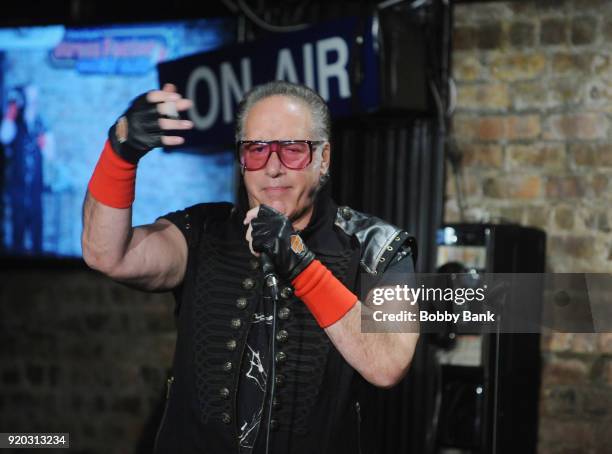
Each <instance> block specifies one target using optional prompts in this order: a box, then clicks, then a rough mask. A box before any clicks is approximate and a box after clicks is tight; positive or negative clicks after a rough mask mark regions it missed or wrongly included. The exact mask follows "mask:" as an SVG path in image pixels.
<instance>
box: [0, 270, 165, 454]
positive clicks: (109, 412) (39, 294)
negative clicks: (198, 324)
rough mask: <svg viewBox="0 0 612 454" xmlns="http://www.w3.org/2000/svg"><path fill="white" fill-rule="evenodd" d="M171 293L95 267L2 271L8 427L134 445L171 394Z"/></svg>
mask: <svg viewBox="0 0 612 454" xmlns="http://www.w3.org/2000/svg"><path fill="white" fill-rule="evenodd" d="M172 310H173V300H172V298H171V296H170V294H168V293H165V294H151V293H143V292H137V291H134V290H130V289H128V288H126V287H124V286H121V285H119V284H115V283H113V282H111V281H110V280H108V279H106V278H103V277H101V276H100V275H98V274H96V273H94V272H91V271H78V270H75V271H67V270H62V271H49V270H44V271H6V270H3V271H2V274H1V277H0V428H1V430H2V432H11V431H17V432H34V431H40V432H69V433H70V437H71V450H70V452H76V453H110V452H112V453H125V454H128V453H129V454H133V453H135V452H136V451H135V446H137V445H138V444H139V442H140V439H141V437H142V435H143V431H144V430H145V428H146V424H147V420H148V418H150V416H151V414H152V413H153V411H154V409H155V408H156V406H157V405H158V404H159V403H160V402H161V400H160V398H161V397H162V396H163V389H164V383H165V379H166V373H167V370H168V368H169V367H170V364H171V359H172V355H173V349H174V341H175V331H174V321H173V314H172Z"/></svg>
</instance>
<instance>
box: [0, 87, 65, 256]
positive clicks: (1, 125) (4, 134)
mask: <svg viewBox="0 0 612 454" xmlns="http://www.w3.org/2000/svg"><path fill="white" fill-rule="evenodd" d="M0 143H2V145H4V147H5V150H6V155H7V164H8V165H7V171H6V175H7V184H6V188H7V201H8V204H9V207H10V213H11V229H12V233H11V242H10V244H9V247H8V250H9V251H11V252H14V253H16V254H31V255H36V254H40V253H42V252H43V205H42V195H43V158H46V159H51V158H52V157H53V153H54V140H53V134H52V133H51V132H50V131H48V130H47V128H46V127H45V125H44V123H43V119H42V118H41V116H40V114H39V112H38V89H37V88H36V86H34V85H26V86H23V87H17V88H15V89H14V90H12V92H11V93H9V102H8V108H7V109H6V113H5V115H4V118H3V119H2V121H1V122H0Z"/></svg>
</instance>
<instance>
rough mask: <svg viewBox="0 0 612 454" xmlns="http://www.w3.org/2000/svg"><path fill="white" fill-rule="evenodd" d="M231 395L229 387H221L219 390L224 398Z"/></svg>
mask: <svg viewBox="0 0 612 454" xmlns="http://www.w3.org/2000/svg"><path fill="white" fill-rule="evenodd" d="M229 395H230V390H229V389H227V388H221V389H220V390H219V396H221V397H222V398H223V399H227V398H228V397H229Z"/></svg>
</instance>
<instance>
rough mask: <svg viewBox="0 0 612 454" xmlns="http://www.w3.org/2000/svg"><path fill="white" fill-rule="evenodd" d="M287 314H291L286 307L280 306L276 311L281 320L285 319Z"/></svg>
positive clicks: (287, 316)
mask: <svg viewBox="0 0 612 454" xmlns="http://www.w3.org/2000/svg"><path fill="white" fill-rule="evenodd" d="M289 315H291V311H290V310H289V308H288V307H281V308H280V309H279V311H278V318H280V319H281V320H287V319H288V318H289Z"/></svg>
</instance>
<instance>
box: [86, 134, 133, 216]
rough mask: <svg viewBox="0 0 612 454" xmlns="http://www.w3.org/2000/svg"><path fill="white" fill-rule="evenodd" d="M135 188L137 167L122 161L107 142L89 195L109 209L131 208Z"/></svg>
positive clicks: (95, 171) (91, 183) (90, 181)
mask: <svg viewBox="0 0 612 454" xmlns="http://www.w3.org/2000/svg"><path fill="white" fill-rule="evenodd" d="M135 187H136V165H135V164H132V163H130V162H127V161H124V160H123V159H121V158H120V157H119V155H118V154H117V153H115V152H114V151H113V148H112V147H111V144H110V142H109V141H108V140H107V141H106V143H105V144H104V150H102V154H101V155H100V159H99V160H98V164H97V165H96V168H95V169H94V172H93V175H92V176H91V179H90V180H89V186H88V188H89V193H90V194H91V195H92V196H93V198H94V199H96V200H97V201H98V202H100V203H103V204H104V205H108V206H109V207H113V208H129V207H130V206H131V205H132V203H133V202H134V193H135Z"/></svg>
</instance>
